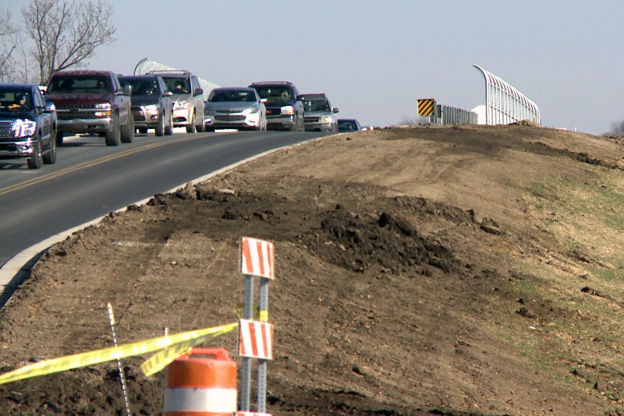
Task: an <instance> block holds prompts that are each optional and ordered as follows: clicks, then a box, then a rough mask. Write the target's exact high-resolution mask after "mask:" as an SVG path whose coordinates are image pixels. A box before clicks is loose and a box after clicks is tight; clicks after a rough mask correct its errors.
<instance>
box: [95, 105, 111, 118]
mask: <svg viewBox="0 0 624 416" xmlns="http://www.w3.org/2000/svg"><path fill="white" fill-rule="evenodd" d="M111 109H112V107H111V105H110V103H100V104H96V105H95V114H94V115H95V116H96V117H110V116H111V114H112V112H111Z"/></svg>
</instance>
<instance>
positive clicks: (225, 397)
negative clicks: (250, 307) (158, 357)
mask: <svg viewBox="0 0 624 416" xmlns="http://www.w3.org/2000/svg"><path fill="white" fill-rule="evenodd" d="M191 355H192V356H193V358H191V357H190V356H191ZM200 356H203V357H200ZM208 356H210V357H214V358H206V357H208ZM236 394H237V390H236V362H234V361H232V360H230V356H229V354H228V352H227V351H226V350H225V349H223V348H192V349H191V352H190V353H189V354H185V355H182V356H180V357H178V358H177V359H176V360H175V361H173V362H172V363H171V364H169V366H168V367H167V386H166V388H165V399H164V415H165V416H231V415H232V414H234V413H236V399H237V397H236Z"/></svg>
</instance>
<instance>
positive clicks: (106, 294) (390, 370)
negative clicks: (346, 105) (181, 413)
mask: <svg viewBox="0 0 624 416" xmlns="http://www.w3.org/2000/svg"><path fill="white" fill-rule="evenodd" d="M623 161H624V149H623V148H622V145H621V143H620V141H619V139H618V138H606V137H597V136H591V135H586V134H581V133H575V132H566V131H559V130H552V129H544V128H539V127H535V126H531V125H528V123H520V124H517V125H509V126H445V127H434V126H412V127H403V128H398V127H395V128H388V129H380V130H374V131H362V132H355V133H349V134H338V135H335V136H329V137H325V138H322V139H318V140H314V141H311V142H308V143H306V144H303V145H299V146H295V147H291V148H288V149H282V150H279V151H276V152H274V153H272V154H270V155H268V156H264V157H262V158H260V159H256V160H254V161H251V162H248V163H246V164H243V165H241V166H239V167H237V168H236V169H233V170H231V171H228V172H226V173H222V174H220V175H218V176H215V177H213V178H211V179H210V180H208V181H206V182H203V183H197V184H188V185H187V186H185V187H183V188H181V189H180V190H178V191H177V192H175V193H171V194H166V195H164V194H163V195H155V196H154V198H153V199H152V200H151V201H150V202H149V203H147V204H146V205H143V206H134V205H133V206H129V207H128V208H127V210H124V211H122V212H117V213H111V214H110V215H109V216H107V217H106V218H104V219H103V220H102V221H101V222H100V223H99V224H97V225H95V226H90V227H88V228H86V229H84V230H82V231H80V232H77V233H75V234H73V235H72V236H71V237H69V238H67V239H66V240H65V241H63V242H61V243H59V244H56V245H55V246H53V247H52V248H51V249H50V250H49V251H48V253H47V254H46V255H44V257H43V258H42V259H41V260H40V261H39V263H38V264H37V265H36V266H35V268H34V269H33V270H32V272H31V274H30V276H29V277H28V278H27V279H26V281H25V282H24V284H23V285H22V286H21V287H20V288H19V290H18V291H17V292H16V293H15V294H14V295H13V297H12V298H11V299H10V301H9V302H8V303H7V304H6V305H5V306H4V308H3V309H2V310H1V311H0V346H1V348H0V371H2V372H7V371H10V370H13V369H16V368H19V367H22V366H24V365H27V364H29V363H32V362H36V361H40V360H44V359H50V358H55V357H60V356H65V355H69V354H75V353H78V352H84V351H89V350H93V349H98V348H106V347H110V346H112V343H113V340H112V335H111V328H110V325H109V319H108V313H107V303H110V304H111V305H112V306H113V308H114V312H115V316H116V318H117V321H118V325H117V337H118V342H119V343H130V342H136V341H140V340H144V339H149V338H154V337H158V336H161V335H163V334H164V333H165V331H166V330H167V331H168V332H169V333H171V334H173V333H178V332H184V331H188V330H193V329H200V328H207V327H213V326H217V325H222V324H226V323H230V322H235V321H236V320H237V319H238V316H240V314H241V313H242V302H243V290H244V278H243V276H242V275H241V274H240V272H239V257H240V251H239V241H240V238H241V237H242V236H250V237H256V238H260V239H265V240H268V241H271V242H273V243H274V244H275V252H276V256H275V263H276V279H275V280H274V281H272V282H271V283H270V285H269V321H270V322H271V323H273V324H274V325H275V348H274V354H275V359H274V360H273V361H270V362H269V363H268V366H267V383H268V395H267V403H268V409H267V411H268V412H269V413H271V414H273V415H304V414H305V415H397V416H398V415H504V414H508V415H622V414H624V406H622V404H621V401H622V388H624V363H623V362H622V360H621V359H620V357H621V352H622V345H623V344H622V342H621V341H622V336H621V335H620V332H621V324H622V323H623V322H624V315H623V314H622V310H621V308H622V306H623V305H624V302H623V301H622V296H623V294H624V290H623V289H622V287H621V286H622V285H621V282H622V277H621V270H622V262H620V261H619V259H618V256H617V248H618V246H619V243H620V242H621V243H624V241H621V240H622V238H623V237H621V236H622V235H624V233H621V232H620V231H622V228H623V225H622V224H623V223H624V221H623V220H624V217H623V214H622V213H620V212H619V211H620V210H619V206H618V205H617V204H618V203H619V201H620V198H621V200H622V201H624V194H623V193H622V192H623V191H620V190H621V189H624V186H621V185H624V184H623V182H624V173H623V172H622V166H624V163H623ZM256 293H257V292H256ZM205 346H206V347H223V348H226V349H227V350H228V351H229V353H230V355H231V356H232V359H233V360H234V361H235V362H237V364H238V368H239V370H240V367H241V359H240V357H238V354H237V335H236V333H234V332H232V333H230V334H226V335H222V336H220V337H218V338H215V339H213V340H211V341H209V342H208V343H206V344H205ZM147 357H149V355H146V356H144V357H134V358H129V359H124V360H123V361H122V365H123V369H124V373H125V375H126V378H127V389H128V397H129V401H130V409H131V412H132V414H133V415H156V414H161V413H162V409H163V390H164V381H165V374H164V372H161V373H158V374H157V375H154V376H151V377H145V376H144V375H143V374H142V373H141V371H140V368H139V366H140V364H141V363H142V362H143V361H144V359H145V358H147ZM254 371H255V370H254ZM239 373H240V371H239ZM252 374H254V375H255V372H252ZM254 379H255V376H254ZM254 383H255V380H254ZM252 389H255V387H252ZM253 392H254V393H253V394H254V395H255V390H253ZM252 405H253V406H255V397H252ZM253 406H252V407H253ZM0 414H3V415H35V414H36V415H58V414H65V415H124V414H125V407H124V401H123V395H122V391H121V386H120V382H119V377H118V370H117V366H116V363H114V362H110V363H105V364H98V365H94V366H90V367H86V368H82V369H77V370H71V371H67V372H63V373H57V374H51V375H47V376H42V377H37V378H32V379H27V380H22V381H17V382H13V383H8V384H5V385H1V386H0Z"/></svg>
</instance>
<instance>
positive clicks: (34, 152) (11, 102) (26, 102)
mask: <svg viewBox="0 0 624 416" xmlns="http://www.w3.org/2000/svg"><path fill="white" fill-rule="evenodd" d="M56 127H57V126H56V112H55V111H54V105H53V104H52V103H46V102H45V100H44V99H43V96H42V95H41V91H40V90H39V87H38V86H37V85H35V84H0V156H3V157H23V158H27V164H28V168H29V169H39V168H40V167H41V165H42V163H46V164H52V163H55V162H56V141H55V140H54V138H55V136H56Z"/></svg>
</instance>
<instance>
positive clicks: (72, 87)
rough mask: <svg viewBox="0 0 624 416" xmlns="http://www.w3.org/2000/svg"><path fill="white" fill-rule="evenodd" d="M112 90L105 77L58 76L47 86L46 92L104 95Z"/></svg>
mask: <svg viewBox="0 0 624 416" xmlns="http://www.w3.org/2000/svg"><path fill="white" fill-rule="evenodd" d="M111 90H112V87H111V86H110V83H109V80H108V78H107V77H103V76H97V75H84V76H58V77H54V78H53V79H52V80H51V81H50V85H48V90H47V92H48V93H50V94H52V93H61V94H106V93H109V92H110V91H111Z"/></svg>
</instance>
